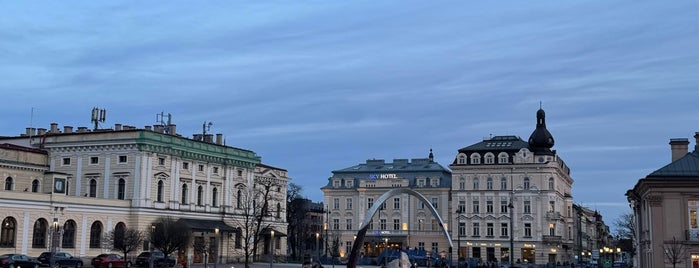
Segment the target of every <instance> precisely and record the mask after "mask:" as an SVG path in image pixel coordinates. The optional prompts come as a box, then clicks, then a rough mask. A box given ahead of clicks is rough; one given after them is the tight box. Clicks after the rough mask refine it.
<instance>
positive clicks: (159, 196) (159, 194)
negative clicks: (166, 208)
mask: <svg viewBox="0 0 699 268" xmlns="http://www.w3.org/2000/svg"><path fill="white" fill-rule="evenodd" d="M155 198H156V200H157V201H158V202H163V180H158V191H157V193H156V197H155Z"/></svg>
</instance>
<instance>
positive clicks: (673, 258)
mask: <svg viewBox="0 0 699 268" xmlns="http://www.w3.org/2000/svg"><path fill="white" fill-rule="evenodd" d="M663 254H664V255H665V262H667V263H670V264H672V267H673V268H674V267H676V266H677V264H678V263H682V262H684V258H685V257H686V256H687V246H686V245H685V244H684V242H683V241H678V240H677V239H675V237H674V236H673V237H672V240H669V241H665V243H664V245H663Z"/></svg>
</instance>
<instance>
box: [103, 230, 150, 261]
mask: <svg viewBox="0 0 699 268" xmlns="http://www.w3.org/2000/svg"><path fill="white" fill-rule="evenodd" d="M145 238H146V235H145V233H143V232H142V231H140V230H136V229H131V228H119V229H114V230H112V231H111V232H109V233H107V234H105V235H104V239H103V240H102V241H103V244H104V246H105V247H107V248H111V249H115V250H117V251H119V252H121V253H123V254H124V259H126V258H127V257H128V255H129V252H133V251H135V250H137V249H138V247H140V246H141V245H143V240H145Z"/></svg>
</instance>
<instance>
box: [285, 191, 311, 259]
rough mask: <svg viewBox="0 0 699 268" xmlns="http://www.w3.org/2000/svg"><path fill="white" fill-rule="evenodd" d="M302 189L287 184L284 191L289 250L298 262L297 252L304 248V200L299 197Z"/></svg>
mask: <svg viewBox="0 0 699 268" xmlns="http://www.w3.org/2000/svg"><path fill="white" fill-rule="evenodd" d="M302 190H303V188H302V187H301V186H300V185H297V184H294V183H289V185H288V186H287V190H286V222H288V223H289V228H288V232H289V237H288V242H289V249H290V250H291V258H292V259H294V260H298V256H299V250H300V249H302V248H304V247H303V245H304V244H305V243H303V242H305V240H304V239H303V238H304V235H303V234H304V231H305V229H306V226H305V224H304V223H305V221H304V219H305V216H306V206H305V204H306V201H308V200H306V199H303V198H302V197H301V191H302Z"/></svg>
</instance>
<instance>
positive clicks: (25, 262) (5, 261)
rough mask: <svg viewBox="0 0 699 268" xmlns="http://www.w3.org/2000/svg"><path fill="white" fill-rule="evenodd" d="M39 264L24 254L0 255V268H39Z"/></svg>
mask: <svg viewBox="0 0 699 268" xmlns="http://www.w3.org/2000/svg"><path fill="white" fill-rule="evenodd" d="M40 265H41V263H40V262H39V261H37V260H35V259H34V258H32V257H29V256H27V255H24V254H4V255H0V267H2V268H39V266H40Z"/></svg>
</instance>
